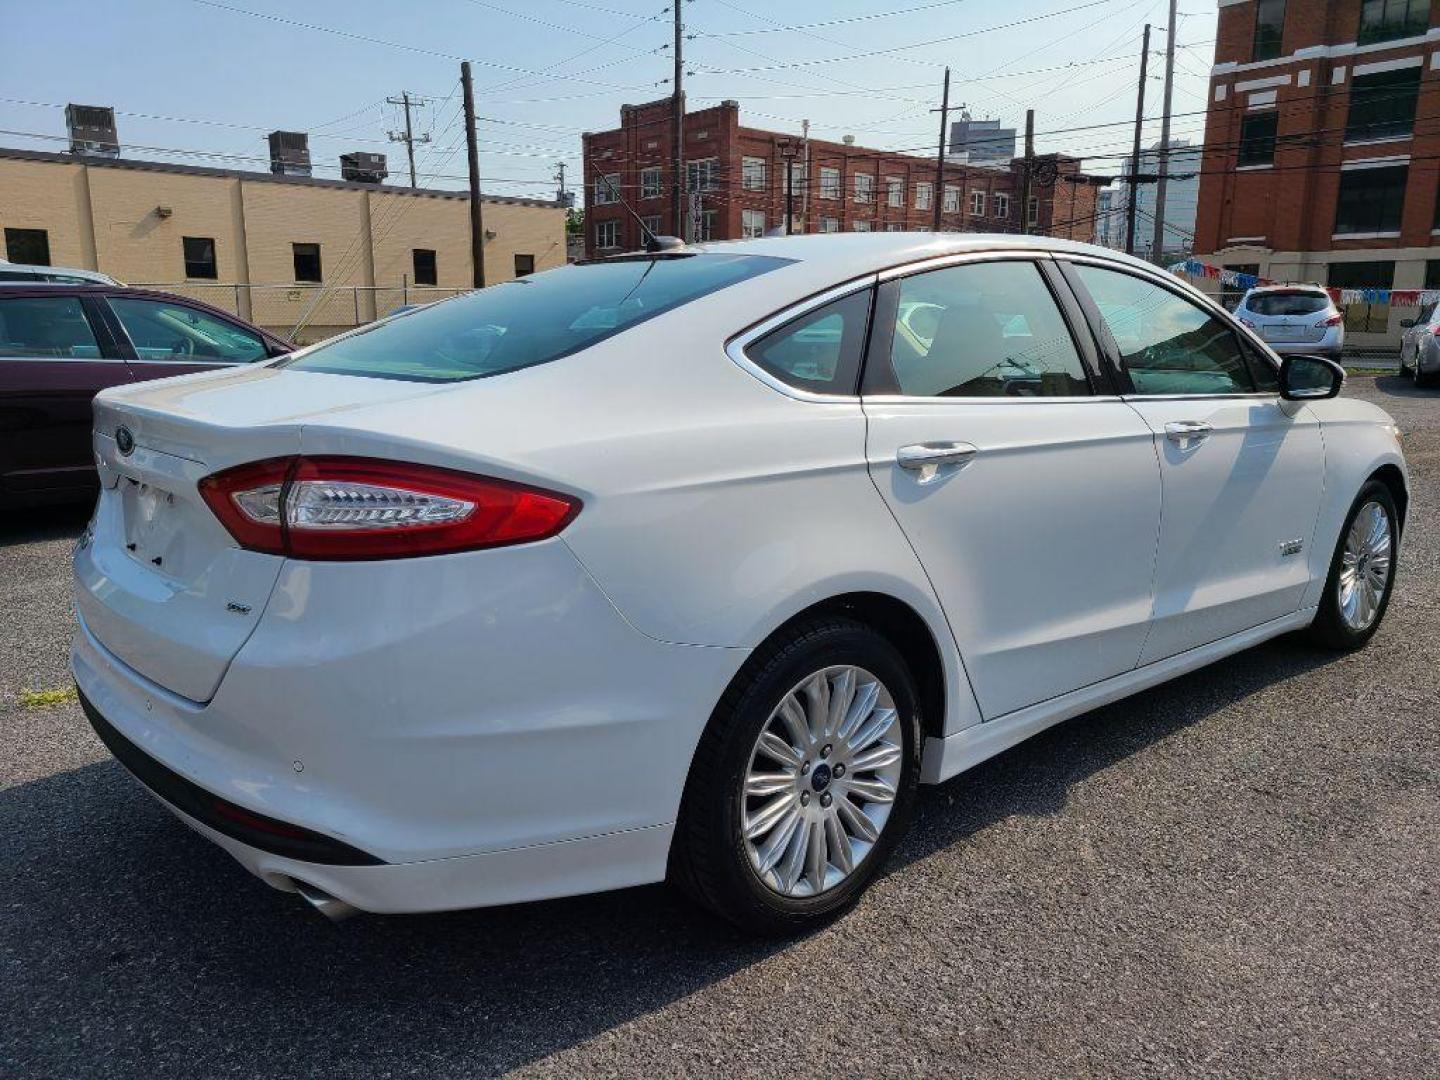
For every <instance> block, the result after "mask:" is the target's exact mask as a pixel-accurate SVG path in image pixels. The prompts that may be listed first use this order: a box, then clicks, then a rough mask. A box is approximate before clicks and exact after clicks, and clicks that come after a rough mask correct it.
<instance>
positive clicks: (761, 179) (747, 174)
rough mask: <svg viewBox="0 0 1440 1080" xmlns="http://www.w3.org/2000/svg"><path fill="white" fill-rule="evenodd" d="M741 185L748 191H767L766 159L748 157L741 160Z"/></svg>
mask: <svg viewBox="0 0 1440 1080" xmlns="http://www.w3.org/2000/svg"><path fill="white" fill-rule="evenodd" d="M740 184H741V186H742V187H743V188H744V189H745V190H746V191H764V190H765V159H764V158H758V157H747V158H741V159H740Z"/></svg>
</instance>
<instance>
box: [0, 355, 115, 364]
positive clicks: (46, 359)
mask: <svg viewBox="0 0 1440 1080" xmlns="http://www.w3.org/2000/svg"><path fill="white" fill-rule="evenodd" d="M5 360H24V361H25V362H26V363H31V364H123V363H125V359H124V358H123V357H120V356H94V357H86V356H35V355H34V354H33V353H17V354H15V355H13V356H0V361H5Z"/></svg>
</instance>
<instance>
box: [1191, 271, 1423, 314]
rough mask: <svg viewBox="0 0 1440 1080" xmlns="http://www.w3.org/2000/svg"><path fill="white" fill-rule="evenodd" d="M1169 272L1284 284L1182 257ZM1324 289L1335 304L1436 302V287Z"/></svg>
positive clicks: (1249, 284) (1247, 284) (1243, 284)
mask: <svg viewBox="0 0 1440 1080" xmlns="http://www.w3.org/2000/svg"><path fill="white" fill-rule="evenodd" d="M1169 269H1170V272H1171V273H1172V274H1175V275H1177V276H1183V277H1189V278H1209V279H1210V280H1211V281H1219V282H1220V284H1221V285H1224V286H1226V287H1228V288H1232V289H1253V288H1255V287H1256V286H1257V285H1285V284H1288V283H1287V282H1284V281H1275V280H1273V279H1271V278H1265V277H1258V276H1256V275H1255V274H1242V273H1241V272H1240V271H1238V270H1231V269H1229V268H1228V267H1224V266H1212V265H1210V264H1209V263H1203V262H1201V261H1200V260H1198V259H1185V260H1184V261H1183V262H1178V263H1176V264H1175V265H1174V266H1171V267H1170V268H1169ZM1325 291H1326V292H1327V293H1329V294H1330V299H1331V300H1333V301H1335V303H1336V304H1339V305H1342V306H1343V305H1345V304H1393V305H1394V306H1396V307H1419V306H1421V305H1422V304H1435V303H1440V289H1382V288H1379V287H1378V286H1377V287H1375V288H1359V289H1355V288H1344V289H1342V288H1338V287H1333V286H1332V287H1328V288H1325Z"/></svg>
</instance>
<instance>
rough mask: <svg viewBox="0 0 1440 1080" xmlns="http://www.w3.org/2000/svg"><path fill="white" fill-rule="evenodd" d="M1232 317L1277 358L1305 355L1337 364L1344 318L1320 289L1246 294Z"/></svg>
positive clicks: (1262, 290) (1264, 289) (1285, 288)
mask: <svg viewBox="0 0 1440 1080" xmlns="http://www.w3.org/2000/svg"><path fill="white" fill-rule="evenodd" d="M1235 317H1236V318H1237V319H1239V320H1240V321H1241V322H1242V323H1244V324H1245V325H1246V326H1248V327H1250V329H1252V330H1254V331H1255V332H1256V333H1257V334H1259V335H1260V337H1262V338H1264V339H1265V344H1267V345H1269V346H1270V348H1272V349H1274V350H1275V351H1276V352H1277V353H1279V354H1280V355H1282V356H1283V355H1285V354H1286V353H1305V354H1306V355H1308V356H1315V355H1319V356H1324V357H1328V358H1329V359H1331V360H1334V361H1336V362H1337V363H1338V362H1339V360H1340V353H1341V350H1342V349H1344V347H1345V325H1344V324H1345V316H1344V315H1342V314H1341V313H1340V309H1339V308H1337V307H1336V306H1335V303H1334V301H1332V300H1331V299H1330V294H1329V293H1327V292H1326V291H1325V290H1324V289H1323V288H1321V287H1320V286H1319V285H1265V286H1261V287H1259V288H1255V289H1251V290H1250V291H1249V292H1247V293H1246V294H1245V296H1244V298H1243V299H1241V301H1240V304H1239V306H1238V307H1236V309H1235Z"/></svg>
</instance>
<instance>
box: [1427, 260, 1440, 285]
mask: <svg viewBox="0 0 1440 1080" xmlns="http://www.w3.org/2000/svg"><path fill="white" fill-rule="evenodd" d="M1425 288H1426V289H1440V259H1426V260H1425Z"/></svg>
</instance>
